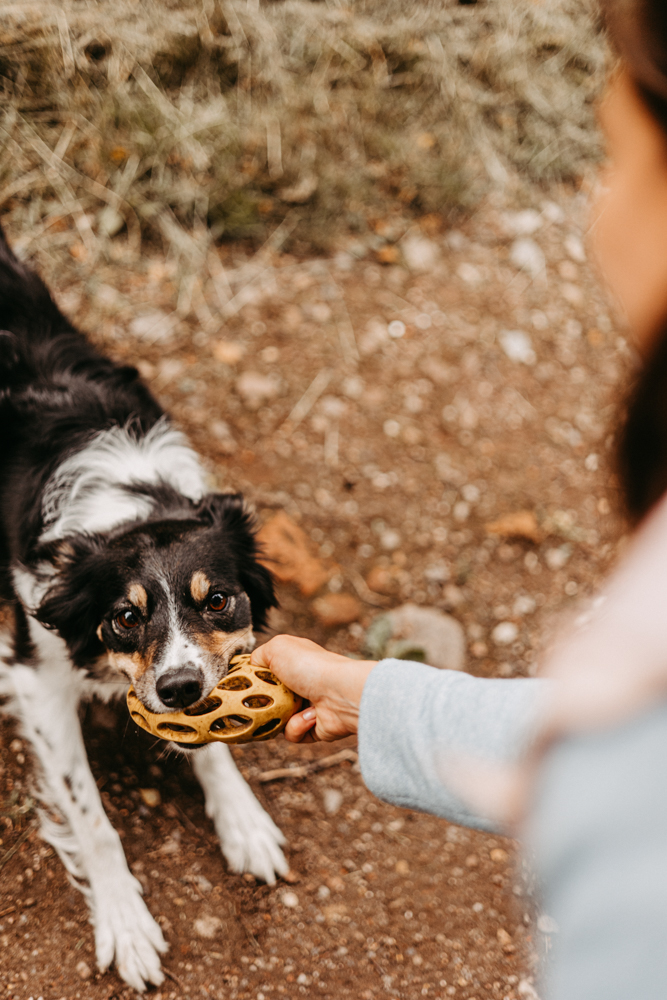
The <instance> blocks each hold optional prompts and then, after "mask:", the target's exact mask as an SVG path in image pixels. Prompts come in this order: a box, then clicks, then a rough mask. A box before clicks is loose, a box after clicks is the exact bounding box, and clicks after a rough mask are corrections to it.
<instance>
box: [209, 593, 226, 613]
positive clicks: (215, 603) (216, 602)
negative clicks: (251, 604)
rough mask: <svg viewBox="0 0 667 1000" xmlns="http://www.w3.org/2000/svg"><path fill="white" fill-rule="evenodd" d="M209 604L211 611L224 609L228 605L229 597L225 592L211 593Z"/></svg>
mask: <svg viewBox="0 0 667 1000" xmlns="http://www.w3.org/2000/svg"><path fill="white" fill-rule="evenodd" d="M208 606H209V608H210V609H211V611H223V610H224V609H225V608H226V607H227V598H226V597H225V595H224V594H218V593H215V594H211V596H210V597H209V599H208Z"/></svg>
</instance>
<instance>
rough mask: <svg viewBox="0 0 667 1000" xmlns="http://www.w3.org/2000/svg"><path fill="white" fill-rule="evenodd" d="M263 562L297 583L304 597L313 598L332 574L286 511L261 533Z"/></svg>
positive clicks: (278, 575) (284, 580)
mask: <svg viewBox="0 0 667 1000" xmlns="http://www.w3.org/2000/svg"><path fill="white" fill-rule="evenodd" d="M257 540H258V541H259V543H260V545H261V547H262V562H263V563H264V565H265V566H266V567H267V569H270V570H271V572H272V573H273V575H274V576H275V577H276V578H277V579H278V580H280V582H281V583H295V584H296V585H297V587H298V588H299V590H300V591H301V593H302V594H303V595H304V597H311V596H312V595H313V594H315V593H316V592H317V591H318V590H319V589H320V587H322V586H324V584H325V583H326V582H327V580H328V579H329V577H330V575H331V573H330V570H328V569H326V567H325V566H324V564H323V563H322V561H321V560H320V559H317V558H316V557H315V556H313V555H312V554H311V552H310V549H309V544H308V537H307V535H306V533H305V532H304V531H302V529H301V528H300V527H299V526H298V525H297V524H295V523H294V521H292V519H291V518H290V517H288V515H287V514H286V513H285V512H284V511H279V512H278V513H277V514H276V515H275V517H272V518H271V520H270V521H267V523H266V524H264V525H263V526H262V527H261V528H260V530H259V533H258V535H257Z"/></svg>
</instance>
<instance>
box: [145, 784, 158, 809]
mask: <svg viewBox="0 0 667 1000" xmlns="http://www.w3.org/2000/svg"><path fill="white" fill-rule="evenodd" d="M139 794H140V795H141V800H142V802H143V803H144V805H147V806H149V807H150V808H151V809H156V808H157V807H158V806H159V805H160V804H161V802H162V796H161V795H160V790H159V789H158V788H140V789H139Z"/></svg>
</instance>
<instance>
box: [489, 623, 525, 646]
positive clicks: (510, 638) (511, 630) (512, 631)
mask: <svg viewBox="0 0 667 1000" xmlns="http://www.w3.org/2000/svg"><path fill="white" fill-rule="evenodd" d="M518 635H519V629H518V627H517V626H516V625H515V624H514V622H498V624H497V625H496V627H495V628H494V630H493V632H492V633H491V638H492V639H493V641H494V642H495V643H496V644H497V645H498V646H509V645H510V643H512V642H514V641H515V640H516V638H517V637H518Z"/></svg>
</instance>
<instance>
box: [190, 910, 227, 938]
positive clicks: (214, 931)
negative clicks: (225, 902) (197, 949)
mask: <svg viewBox="0 0 667 1000" xmlns="http://www.w3.org/2000/svg"><path fill="white" fill-rule="evenodd" d="M193 926H194V929H195V934H196V935H197V936H198V937H200V938H205V939H206V940H207V941H212V940H213V938H215V937H217V936H218V934H219V933H220V931H221V930H222V920H221V919H220V917H214V916H213V914H211V913H204V914H202V916H201V917H197V919H196V920H195V922H194V924H193Z"/></svg>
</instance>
